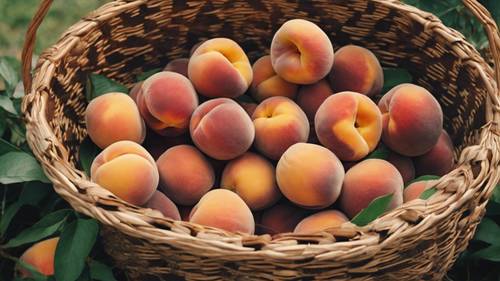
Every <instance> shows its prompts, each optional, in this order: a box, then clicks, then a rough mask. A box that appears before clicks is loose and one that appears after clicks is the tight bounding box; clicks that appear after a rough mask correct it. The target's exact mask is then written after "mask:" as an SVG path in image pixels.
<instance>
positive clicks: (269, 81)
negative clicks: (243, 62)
mask: <svg viewBox="0 0 500 281" xmlns="http://www.w3.org/2000/svg"><path fill="white" fill-rule="evenodd" d="M252 69H253V80H252V85H251V86H250V92H251V93H252V96H253V97H254V99H255V100H257V101H258V102H261V101H263V100H265V99H267V98H270V97H276V96H283V97H287V98H290V99H294V98H295V95H296V94H297V85H295V84H293V83H290V82H287V81H285V80H283V78H281V77H279V76H278V75H277V74H276V72H274V69H273V65H272V64H271V57H270V56H263V57H261V58H260V59H258V60H257V61H256V62H255V63H254V64H253V67H252Z"/></svg>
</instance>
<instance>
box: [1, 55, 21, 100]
mask: <svg viewBox="0 0 500 281" xmlns="http://www.w3.org/2000/svg"><path fill="white" fill-rule="evenodd" d="M13 61H16V60H12V59H9V58H8V57H0V79H2V80H3V81H4V83H5V86H6V88H7V94H8V95H9V96H10V95H11V94H12V93H13V92H14V89H15V88H16V85H17V82H19V79H20V78H19V74H18V72H17V71H16V69H15V66H14V65H13Z"/></svg>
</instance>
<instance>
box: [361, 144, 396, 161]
mask: <svg viewBox="0 0 500 281" xmlns="http://www.w3.org/2000/svg"><path fill="white" fill-rule="evenodd" d="M390 154H391V151H390V150H389V148H387V147H386V146H385V145H382V144H381V145H380V146H379V147H378V148H377V149H375V150H374V151H373V152H372V153H370V154H368V156H366V159H383V160H386V159H387V158H389V155H390Z"/></svg>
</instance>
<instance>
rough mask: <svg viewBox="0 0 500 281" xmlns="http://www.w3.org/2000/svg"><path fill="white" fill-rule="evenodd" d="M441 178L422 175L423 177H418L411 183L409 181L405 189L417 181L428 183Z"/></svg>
mask: <svg viewBox="0 0 500 281" xmlns="http://www.w3.org/2000/svg"><path fill="white" fill-rule="evenodd" d="M440 178H441V177H439V176H434V175H423V176H420V177H418V178H416V179H413V180H411V181H409V182H408V183H407V184H406V186H405V187H407V186H409V185H410V184H412V183H416V182H419V181H430V180H438V179H440Z"/></svg>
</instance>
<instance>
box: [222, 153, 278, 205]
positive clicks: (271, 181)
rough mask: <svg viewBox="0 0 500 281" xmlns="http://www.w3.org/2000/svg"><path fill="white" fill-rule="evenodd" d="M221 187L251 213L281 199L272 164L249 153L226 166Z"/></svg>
mask: <svg viewBox="0 0 500 281" xmlns="http://www.w3.org/2000/svg"><path fill="white" fill-rule="evenodd" d="M221 187H222V188H225V189H229V190H231V191H234V192H235V193H236V194H238V195H239V196H240V197H241V198H242V199H243V201H245V203H246V204H247V205H248V207H250V209H251V210H253V211H255V210H260V209H263V208H266V207H269V206H271V205H272V204H274V203H275V202H276V201H277V200H278V199H279V198H280V197H281V193H280V191H279V189H278V186H277V185H276V176H275V169H274V166H273V164H271V163H270V162H269V161H268V160H266V159H265V158H264V157H262V156H260V155H258V154H255V153H251V152H247V153H245V154H243V155H241V156H240V157H238V158H236V159H234V160H231V161H230V162H229V163H228V164H227V165H226V167H225V168H224V172H223V173H222V181H221Z"/></svg>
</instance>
